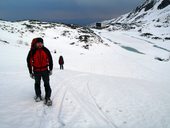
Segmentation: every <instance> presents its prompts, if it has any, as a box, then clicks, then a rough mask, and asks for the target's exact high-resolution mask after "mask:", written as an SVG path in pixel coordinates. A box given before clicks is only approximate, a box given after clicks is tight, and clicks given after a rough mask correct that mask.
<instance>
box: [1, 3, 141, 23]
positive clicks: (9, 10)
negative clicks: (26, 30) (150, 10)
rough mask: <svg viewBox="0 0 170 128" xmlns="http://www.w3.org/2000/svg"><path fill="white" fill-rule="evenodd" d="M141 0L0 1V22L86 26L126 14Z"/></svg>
mask: <svg viewBox="0 0 170 128" xmlns="http://www.w3.org/2000/svg"><path fill="white" fill-rule="evenodd" d="M143 2H144V0H0V19H3V20H12V21H15V20H25V19H34V20H41V21H51V22H65V23H75V24H81V25H84V24H89V23H92V22H96V21H101V20H105V19H112V18H115V17H117V16H119V15H121V14H124V13H127V12H129V11H131V10H133V9H134V8H136V6H137V5H140V4H141V3H143Z"/></svg>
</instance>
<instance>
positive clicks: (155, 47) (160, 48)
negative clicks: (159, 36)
mask: <svg viewBox="0 0 170 128" xmlns="http://www.w3.org/2000/svg"><path fill="white" fill-rule="evenodd" d="M153 47H155V48H159V49H161V50H164V51H167V52H170V50H168V49H166V48H163V47H160V46H157V45H153Z"/></svg>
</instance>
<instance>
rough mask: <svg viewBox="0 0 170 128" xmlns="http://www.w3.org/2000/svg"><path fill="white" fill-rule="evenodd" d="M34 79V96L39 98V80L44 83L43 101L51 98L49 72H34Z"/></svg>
mask: <svg viewBox="0 0 170 128" xmlns="http://www.w3.org/2000/svg"><path fill="white" fill-rule="evenodd" d="M34 77H35V86H34V88H35V94H36V96H41V78H42V80H43V82H44V87H45V99H48V98H50V97H51V87H50V83H49V81H50V78H49V71H48V70H47V71H43V72H34Z"/></svg>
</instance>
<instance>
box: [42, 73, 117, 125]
mask: <svg viewBox="0 0 170 128" xmlns="http://www.w3.org/2000/svg"><path fill="white" fill-rule="evenodd" d="M83 76H87V75H86V74H78V75H75V76H72V77H70V78H68V79H65V80H63V82H61V83H59V85H58V86H59V87H60V88H59V89H58V90H57V91H54V92H53V93H54V96H53V98H52V100H53V101H55V97H57V96H59V97H60V98H61V99H59V100H57V102H58V104H59V106H58V107H57V108H58V109H57V108H55V106H56V103H55V102H54V103H53V106H52V107H51V108H52V109H56V110H55V111H58V112H57V113H58V114H57V115H56V116H55V117H52V118H54V119H52V121H50V122H53V123H50V122H49V120H48V118H49V116H50V115H52V114H53V113H51V114H49V111H48V110H47V107H46V106H44V105H43V108H42V112H41V113H42V118H41V121H40V122H41V123H40V128H41V127H42V128H43V126H44V128H45V127H47V126H48V125H47V124H44V123H43V122H48V123H49V124H51V125H56V124H58V127H59V128H60V127H61V128H62V127H65V126H66V124H65V123H64V121H63V120H62V111H63V106H64V101H65V97H66V95H67V93H68V92H70V93H71V94H72V96H73V98H74V100H76V101H77V103H78V104H79V105H80V106H81V108H83V110H84V111H85V112H86V113H88V115H89V116H91V117H92V118H93V119H94V120H95V121H96V122H98V123H100V122H101V121H102V122H104V123H105V127H108V128H118V127H117V126H116V125H115V124H114V123H113V122H112V121H110V119H109V118H108V117H107V116H106V115H105V114H104V112H102V110H101V108H100V107H99V105H98V104H97V103H96V101H95V99H94V97H93V96H92V94H91V92H90V89H89V87H88V85H87V89H88V92H89V93H88V97H90V99H91V101H86V97H83V96H82V94H79V93H78V92H77V91H76V89H74V87H71V86H69V85H70V84H69V83H74V81H75V79H78V78H79V77H83ZM47 111H48V112H47ZM96 126H98V124H97V123H96ZM54 127H55V126H54ZM102 127H103V126H102Z"/></svg>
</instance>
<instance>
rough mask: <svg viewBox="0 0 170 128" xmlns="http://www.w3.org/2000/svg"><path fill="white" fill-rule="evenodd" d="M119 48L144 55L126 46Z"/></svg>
mask: <svg viewBox="0 0 170 128" xmlns="http://www.w3.org/2000/svg"><path fill="white" fill-rule="evenodd" d="M121 47H122V48H124V49H126V50H128V51H130V52H135V53H138V54H144V53H142V52H140V51H138V50H137V49H135V48H132V47H128V46H121Z"/></svg>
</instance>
